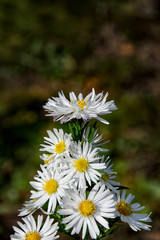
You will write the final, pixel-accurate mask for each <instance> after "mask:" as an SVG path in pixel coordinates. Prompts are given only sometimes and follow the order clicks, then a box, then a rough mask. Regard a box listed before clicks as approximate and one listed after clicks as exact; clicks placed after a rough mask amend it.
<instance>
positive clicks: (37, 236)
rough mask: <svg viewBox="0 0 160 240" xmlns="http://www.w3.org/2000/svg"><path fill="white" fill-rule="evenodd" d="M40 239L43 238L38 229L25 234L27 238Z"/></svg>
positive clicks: (28, 239)
mask: <svg viewBox="0 0 160 240" xmlns="http://www.w3.org/2000/svg"><path fill="white" fill-rule="evenodd" d="M40 239H41V236H40V234H39V233H38V232H36V231H34V232H29V233H26V235H25V240H40Z"/></svg>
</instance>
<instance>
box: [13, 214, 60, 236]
mask: <svg viewBox="0 0 160 240" xmlns="http://www.w3.org/2000/svg"><path fill="white" fill-rule="evenodd" d="M22 219H23V221H24V224H23V223H21V222H17V223H18V225H19V226H20V228H21V229H20V228H18V227H13V229H14V231H15V234H14V235H11V240H17V239H25V240H54V239H57V238H59V236H56V234H57V230H58V227H57V225H58V223H54V224H52V223H53V221H54V220H53V219H50V218H49V216H48V217H47V218H46V220H45V223H44V225H43V227H42V221H43V216H42V215H38V218H37V223H36V221H35V219H34V218H33V216H32V215H29V216H27V217H25V218H22Z"/></svg>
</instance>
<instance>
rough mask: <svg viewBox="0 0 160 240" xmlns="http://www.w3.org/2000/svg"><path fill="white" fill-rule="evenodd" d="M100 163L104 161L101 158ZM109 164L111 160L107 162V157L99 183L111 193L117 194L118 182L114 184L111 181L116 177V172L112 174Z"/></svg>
mask: <svg viewBox="0 0 160 240" xmlns="http://www.w3.org/2000/svg"><path fill="white" fill-rule="evenodd" d="M102 161H104V159H103V158H102ZM110 162H111V160H109V157H108V158H107V159H106V161H105V163H106V168H105V169H104V170H103V173H102V176H101V178H100V182H101V183H102V184H105V185H106V187H107V188H109V189H110V190H112V191H113V192H119V190H117V189H118V186H120V182H116V181H114V180H113V179H114V178H115V177H116V176H115V174H117V172H113V169H112V167H113V164H111V165H109V164H110Z"/></svg>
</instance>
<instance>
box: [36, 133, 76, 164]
mask: <svg viewBox="0 0 160 240" xmlns="http://www.w3.org/2000/svg"><path fill="white" fill-rule="evenodd" d="M47 133H48V136H49V137H44V139H45V141H44V142H45V143H46V144H41V146H42V147H43V148H41V149H40V151H45V152H47V153H48V158H47V160H50V159H52V161H55V162H57V161H56V160H57V159H60V157H63V156H65V155H69V147H70V144H71V142H72V137H71V134H67V133H64V132H63V130H62V129H60V130H59V131H57V129H56V128H53V132H52V131H50V130H48V131H47ZM41 158H42V159H43V158H44V155H43V156H42V157H41Z"/></svg>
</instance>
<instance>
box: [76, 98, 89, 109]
mask: <svg viewBox="0 0 160 240" xmlns="http://www.w3.org/2000/svg"><path fill="white" fill-rule="evenodd" d="M77 104H78V106H79V107H80V109H83V108H84V107H85V106H86V104H87V101H86V102H84V101H83V99H82V100H79V101H77Z"/></svg>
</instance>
